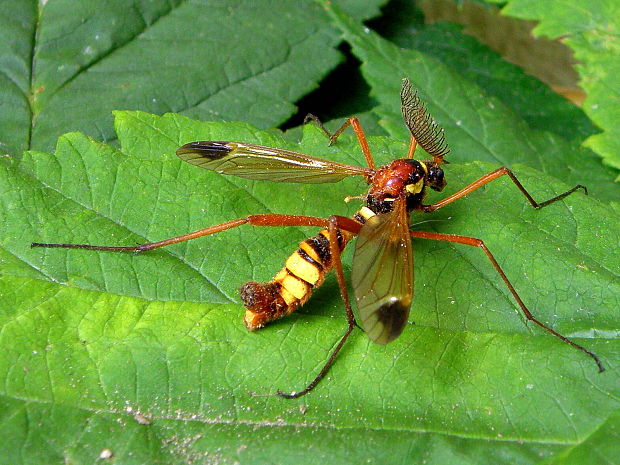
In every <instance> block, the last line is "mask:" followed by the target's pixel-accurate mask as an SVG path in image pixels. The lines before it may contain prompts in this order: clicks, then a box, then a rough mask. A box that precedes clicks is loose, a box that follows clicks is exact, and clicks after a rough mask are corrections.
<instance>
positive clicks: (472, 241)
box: [410, 194, 605, 372]
mask: <svg viewBox="0 0 620 465" xmlns="http://www.w3.org/2000/svg"><path fill="white" fill-rule="evenodd" d="M566 195H568V194H566ZM410 233H411V236H412V237H417V238H420V239H432V240H435V241H444V242H454V243H458V244H465V245H470V246H472V247H480V248H481V249H482V250H483V252H484V253H485V254H486V256H487V258H488V259H489V260H490V261H491V264H492V265H493V268H495V271H497V273H498V274H499V275H500V276H501V278H502V280H503V281H504V283H505V284H506V286H507V287H508V290H509V291H510V293H511V294H512V297H514V299H515V300H516V301H517V304H519V307H521V310H522V311H523V314H524V315H525V317H526V318H527V319H528V320H530V321H533V322H534V323H535V324H537V325H538V326H540V327H541V328H542V329H544V330H545V331H547V332H549V333H551V334H553V335H554V336H555V337H557V338H558V339H561V340H562V341H564V342H566V343H567V344H570V345H571V346H573V347H575V348H576V349H579V350H581V351H582V352H585V353H586V354H587V355H589V356H590V357H592V358H593V359H594V361H595V362H596V365H597V366H598V370H599V372H603V371H605V368H604V367H603V364H602V363H601V361H600V360H599V358H598V357H597V356H596V355H595V354H594V353H592V352H590V351H589V350H588V349H586V348H585V347H583V346H580V345H579V344H577V343H576V342H573V341H571V340H570V339H568V338H567V337H566V336H562V335H561V334H560V333H558V332H557V331H554V330H553V329H551V328H550V327H549V326H547V325H545V324H544V323H542V322H541V321H539V320H537V319H536V318H535V317H534V315H532V313H531V312H530V311H529V310H528V309H527V307H526V306H525V304H524V303H523V301H522V300H521V297H519V294H517V291H516V290H515V288H514V287H513V285H512V283H511V282H510V281H509V280H508V278H507V277H506V274H505V273H504V270H502V269H501V267H500V266H499V264H498V263H497V260H495V257H494V256H493V254H492V253H491V251H490V250H489V249H488V248H487V246H486V245H485V244H484V242H483V241H482V240H480V239H476V238H474V237H468V236H458V235H455V234H441V233H433V232H424V231H410Z"/></svg>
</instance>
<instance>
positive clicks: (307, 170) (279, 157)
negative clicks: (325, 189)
mask: <svg viewBox="0 0 620 465" xmlns="http://www.w3.org/2000/svg"><path fill="white" fill-rule="evenodd" d="M177 155H178V156H179V157H180V158H181V159H182V160H185V161H186V162H188V163H191V164H192V165H196V166H200V167H201V168H206V169H208V170H212V171H215V172H217V173H221V174H231V175H234V176H239V177H242V178H248V179H259V180H264V181H278V182H299V183H306V184H319V183H326V182H336V181H340V180H341V179H343V178H346V177H347V176H356V175H357V176H365V177H368V176H369V175H370V174H371V171H370V170H369V169H368V168H361V167H357V166H351V165H344V164H341V163H335V162H331V161H327V160H322V159H320V158H314V157H310V156H308V155H304V154H303V153H298V152H291V151H290V150H283V149H276V148H273V147H265V146H262V145H253V144H244V143H240V142H223V141H200V142H190V143H189V144H185V145H184V146H182V147H181V148H179V149H178V150H177Z"/></svg>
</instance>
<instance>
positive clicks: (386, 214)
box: [32, 79, 604, 398]
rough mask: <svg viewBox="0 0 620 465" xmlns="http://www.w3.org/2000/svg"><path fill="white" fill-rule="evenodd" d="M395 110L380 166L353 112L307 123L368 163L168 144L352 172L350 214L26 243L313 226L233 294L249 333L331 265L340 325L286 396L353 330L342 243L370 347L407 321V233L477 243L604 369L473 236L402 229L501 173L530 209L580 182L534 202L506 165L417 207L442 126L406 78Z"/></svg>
mask: <svg viewBox="0 0 620 465" xmlns="http://www.w3.org/2000/svg"><path fill="white" fill-rule="evenodd" d="M401 109H402V114H403V118H404V121H405V125H406V126H407V128H408V129H409V132H410V133H411V139H410V144H409V150H408V152H407V155H406V157H405V158H401V159H398V160H394V161H392V162H391V163H389V164H387V165H385V166H382V167H380V168H376V167H375V163H374V160H373V157H372V155H371V153H370V149H369V146H368V143H367V141H366V136H365V135H364V132H363V130H362V128H361V125H360V123H359V121H358V119H357V118H355V117H352V118H349V119H348V120H347V121H345V123H344V124H343V125H342V126H341V127H340V128H339V129H338V130H337V131H336V132H335V133H334V134H330V133H329V132H328V131H327V130H326V129H325V128H324V127H323V125H322V124H321V122H320V121H319V120H318V118H316V117H315V116H313V115H308V116H307V117H306V122H307V121H308V120H314V121H315V122H316V123H317V124H318V126H319V127H320V128H321V129H322V130H323V131H324V132H325V133H326V134H327V136H328V137H329V140H330V145H331V144H333V143H334V142H335V141H336V139H337V138H338V136H339V135H340V134H341V133H342V132H343V131H344V130H345V129H346V128H347V127H349V126H351V127H352V128H353V131H354V132H355V135H356V136H357V139H358V141H359V145H360V147H361V150H362V153H363V155H364V158H365V160H366V164H367V167H360V166H352V165H346V164H341V163H336V162H332V161H328V160H323V159H320V158H316V157H312V156H309V155H305V154H301V153H297V152H292V151H289V150H283V149H277V148H272V147H264V146H261V145H254V144H248V143H243V142H230V141H199V142H190V143H188V144H185V145H183V146H182V147H180V148H179V149H178V150H177V155H178V156H179V157H180V158H181V159H182V160H185V161H186V162H188V163H190V164H192V165H196V166H199V167H201V168H205V169H208V170H211V171H215V172H216V173H219V174H224V175H233V176H239V177H242V178H246V179H253V180H264V181H276V182H294V183H310V184H315V183H332V182H337V181H340V180H342V179H344V178H347V177H350V176H361V177H362V178H364V180H365V181H366V183H367V184H368V185H369V186H370V187H369V189H368V192H367V194H366V195H365V196H364V197H363V200H364V203H365V205H364V206H363V207H362V208H360V210H359V211H358V212H357V213H356V214H355V215H354V216H353V217H352V218H348V217H344V216H338V215H332V216H330V217H329V218H320V217H313V216H301V215H282V214H271V213H270V214H262V215H250V216H247V217H245V218H239V219H236V220H231V221H227V222H225V223H221V224H218V225H215V226H209V227H207V228H204V229H200V230H198V231H194V232H191V233H188V234H184V235H181V236H176V237H172V238H169V239H165V240H162V241H159V242H150V243H145V244H141V245H137V246H97V245H90V244H43V243H32V247H65V248H77V249H89V250H102V251H131V252H145V251H147V250H152V249H157V248H159V247H164V246H166V245H170V244H175V243H178V242H182V241H187V240H190V239H195V238H198V237H202V236H207V235H210V234H215V233H219V232H222V231H225V230H227V229H232V228H235V227H238V226H241V225H245V224H247V225H252V226H316V227H320V228H322V229H321V230H320V231H319V232H318V233H317V234H316V235H315V236H313V237H310V238H308V239H305V240H304V241H302V242H301V243H300V244H299V248H298V249H297V250H296V251H295V252H294V253H293V254H292V255H291V256H290V257H289V258H288V259H287V260H286V263H285V266H284V267H283V268H282V269H281V270H280V271H279V272H278V273H277V274H276V275H275V277H274V278H273V279H272V280H271V281H269V282H267V283H258V282H253V281H251V282H247V283H246V284H244V285H243V286H242V287H241V289H240V297H241V300H242V301H243V304H244V306H245V315H244V323H245V326H246V327H247V328H248V329H249V330H251V331H253V330H256V329H259V328H262V327H263V326H265V325H266V324H267V323H269V322H271V321H274V320H276V319H279V318H282V317H284V316H286V315H289V314H291V313H292V312H294V311H295V310H296V309H297V308H298V307H300V306H301V305H303V304H304V303H306V301H307V300H308V299H309V298H310V296H311V294H312V291H313V290H314V289H316V288H317V287H319V286H320V285H321V284H322V283H323V281H324V279H325V275H326V273H328V272H329V271H330V270H331V269H332V268H333V269H334V271H335V274H336V279H337V281H338V286H339V289H340V294H341V296H342V301H343V303H344V308H345V311H346V317H347V329H346V331H345V333H344V335H343V336H342V337H341V338H340V340H339V342H338V344H337V345H336V347H335V348H334V349H333V351H332V352H331V354H330V355H329V357H328V358H327V361H326V362H325V364H324V365H323V368H322V369H321V370H320V372H319V373H318V374H317V375H316V376H315V378H314V379H313V380H312V381H311V382H310V383H309V384H308V385H307V386H306V387H305V388H304V389H302V390H300V391H297V392H292V393H284V392H282V391H278V395H280V396H282V397H285V398H296V397H301V396H303V395H305V394H307V393H308V392H310V391H311V390H312V389H313V388H314V387H315V386H316V385H317V384H318V383H319V381H321V379H323V377H324V376H325V375H326V373H327V372H328V370H329V368H330V367H331V365H332V364H333V362H334V360H335V359H336V356H337V355H338V353H339V351H340V350H341V349H342V347H343V345H344V344H345V342H346V341H347V339H348V337H349V336H350V334H351V333H352V331H353V330H354V329H355V328H356V327H357V320H356V318H355V316H354V313H353V309H352V307H351V302H350V299H349V295H348V291H347V286H346V283H345V279H344V273H343V270H342V263H341V260H340V254H341V252H342V251H343V250H344V248H345V246H346V245H347V243H348V242H349V241H351V240H352V239H353V238H356V239H357V240H356V243H355V250H354V254H353V265H352V271H351V284H352V289H353V294H354V297H355V303H356V305H357V310H358V320H359V324H360V326H361V328H362V329H363V330H364V331H365V332H366V334H367V335H368V337H369V338H370V339H371V340H372V341H373V342H375V343H377V344H387V343H389V342H391V341H393V340H394V339H396V338H397V337H398V336H399V335H400V334H401V332H402V331H403V329H404V327H405V325H406V324H407V322H408V317H409V309H410V307H411V302H412V300H413V250H412V245H411V239H412V238H417V239H430V240H435V241H444V242H451V243H457V244H464V245H469V246H473V247H479V248H481V249H482V251H483V252H484V254H485V255H486V257H487V258H488V260H489V261H490V262H491V264H492V266H493V267H494V268H495V270H496V271H497V273H498V274H499V276H500V277H501V279H502V281H503V282H504V283H505V285H506V286H507V288H508V290H509V291H510V293H511V295H512V297H513V298H514V300H515V301H516V303H517V304H518V306H519V307H520V308H521V310H522V311H523V314H524V315H525V317H526V318H527V319H528V320H530V321H532V322H534V323H535V324H536V325H538V326H540V327H541V328H542V329H544V330H545V331H547V332H549V333H551V334H552V335H553V336H555V337H557V338H559V339H560V340H562V341H563V342H565V343H567V344H569V345H571V346H573V347H575V348H576V349H579V350H580V351H582V352H584V353H585V354H587V355H588V356H590V357H591V358H592V359H593V360H594V361H595V362H596V364H597V366H598V369H599V371H603V370H604V368H603V365H602V364H601V362H600V360H599V358H598V357H597V356H596V355H595V354H594V353H593V352H591V351H589V350H587V349H586V348H585V347H582V346H581V345H579V344H577V343H576V342H574V341H572V340H570V339H569V338H567V337H565V336H563V335H561V334H560V333H558V332H556V331H555V330H553V329H551V328H550V327H549V326H547V325H545V324H544V323H542V322H541V321H539V320H538V319H536V318H535V317H534V316H533V315H532V313H531V312H530V311H529V310H528V308H527V307H526V305H525V304H524V303H523V301H522V300H521V298H520V297H519V294H518V293H517V291H516V290H515V288H514V287H513V285H512V284H511V282H510V281H509V280H508V278H507V277H506V274H505V273H504V271H503V270H502V268H501V267H500V266H499V264H498V262H497V261H496V260H495V257H494V256H493V254H492V253H491V251H490V250H489V249H488V248H487V246H486V245H485V243H484V242H483V241H482V240H480V239H477V238H474V237H469V236H461V235H455V234H442V233H436V232H425V231H412V230H410V229H409V215H410V213H411V212H412V211H420V212H432V211H435V210H437V209H439V208H442V207H444V206H446V205H448V204H450V203H452V202H454V201H455V200H457V199H460V198H461V197H463V196H465V195H467V194H469V193H471V192H473V191H475V190H476V189H479V188H480V187H482V186H484V185H485V184H487V183H489V182H491V181H493V180H495V179H497V178H499V177H501V176H508V177H509V178H510V180H511V181H512V182H513V183H514V184H515V185H516V186H517V188H518V189H519V190H520V191H521V193H522V194H523V195H524V196H525V197H526V199H527V200H528V202H529V203H530V204H531V205H532V206H533V207H534V208H542V207H544V206H547V205H549V204H552V203H554V202H556V201H558V200H561V199H563V198H564V197H566V196H567V195H570V194H572V193H573V192H575V191H576V190H578V189H583V190H584V191H585V192H586V193H587V191H586V188H585V187H584V186H582V185H576V186H575V187H573V188H572V189H569V190H568V191H566V192H564V193H562V194H560V195H558V196H556V197H553V198H551V199H549V200H546V201H544V202H537V201H535V200H534V199H533V198H532V196H531V195H530V194H529V193H528V191H527V190H526V189H525V188H524V187H523V185H522V184H521V183H520V182H519V180H518V179H517V178H516V177H515V175H514V174H513V173H512V171H510V170H509V169H508V168H506V167H501V168H498V169H496V170H494V171H492V172H490V173H488V174H486V175H484V176H482V177H481V178H480V179H478V180H477V181H474V182H473V183H471V184H470V185H468V186H465V187H463V188H462V189H460V190H459V191H457V192H455V193H454V194H452V195H450V196H448V197H446V198H444V199H443V200H440V201H439V202H436V203H431V204H425V203H424V199H425V197H426V190H427V188H430V189H433V190H435V191H441V190H442V189H443V188H444V187H445V185H446V181H445V178H444V172H443V169H442V167H441V165H442V164H444V163H447V162H446V161H444V156H445V155H446V154H447V153H448V152H449V149H448V146H447V144H446V142H445V139H444V133H443V130H442V129H440V128H439V126H438V125H437V124H436V123H435V121H434V119H433V118H432V117H431V116H430V115H429V114H428V112H427V111H426V106H425V105H424V104H423V103H422V102H421V101H420V98H419V97H418V94H417V91H416V92H414V91H413V90H412V87H411V84H410V83H409V80H407V79H404V80H403V86H402V90H401ZM418 145H419V146H420V147H422V149H424V151H426V153H428V154H429V155H430V158H429V159H428V160H424V161H419V160H416V159H414V158H413V155H414V152H415V150H416V147H417V146H418ZM345 200H346V199H345Z"/></svg>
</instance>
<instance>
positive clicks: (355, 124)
mask: <svg viewBox="0 0 620 465" xmlns="http://www.w3.org/2000/svg"><path fill="white" fill-rule="evenodd" d="M310 120H312V121H314V122H315V123H316V125H317V126H318V127H319V128H320V129H321V130H322V131H323V132H324V133H325V134H326V135H327V137H329V145H332V144H334V143H335V142H336V140H337V139H338V136H340V134H342V132H343V131H344V130H345V129H346V128H348V127H349V126H351V127H352V128H353V131H355V135H356V136H357V140H358V141H359V144H360V147H361V148H362V152H363V153H364V158H365V159H366V164H367V165H368V168H370V169H371V170H374V169H375V161H374V160H373V158H372V154H371V153H370V147H368V142H367V141H366V134H364V130H363V129H362V125H361V124H360V121H359V120H358V119H357V118H356V117H355V116H353V117H351V118H349V119H348V120H346V121H345V122H344V123H342V126H340V128H338V130H337V131H336V132H334V133H333V134H330V132H329V131H328V130H327V129H326V128H325V126H323V123H322V122H321V120H320V119H319V118H318V117H317V116H314V115H313V114H312V113H308V114H307V115H306V117H305V119H304V124H306V123H307V122H308V121H310Z"/></svg>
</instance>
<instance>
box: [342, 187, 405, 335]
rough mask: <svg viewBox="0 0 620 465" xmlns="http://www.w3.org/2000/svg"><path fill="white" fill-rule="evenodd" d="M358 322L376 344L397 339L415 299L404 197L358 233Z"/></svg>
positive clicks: (355, 271) (355, 272) (355, 261)
mask: <svg viewBox="0 0 620 465" xmlns="http://www.w3.org/2000/svg"><path fill="white" fill-rule="evenodd" d="M351 282H352V286H353V293H354V294H355V300H356V301H357V308H358V311H359V315H358V316H359V322H360V324H361V326H362V328H363V329H364V331H366V334H368V337H369V338H370V339H371V340H372V341H374V342H376V343H377V344H387V343H388V342H390V341H393V340H394V339H396V338H397V337H398V336H399V335H400V333H401V332H402V331H403V329H404V327H405V325H406V324H407V318H408V316H409V309H410V307H411V300H412V299H413V250H412V246H411V236H410V235H409V221H408V215H407V210H406V204H405V199H404V198H399V199H397V200H396V201H395V202H394V209H393V210H392V211H391V212H390V213H385V214H380V215H375V216H373V217H371V218H369V219H368V220H367V221H366V223H365V224H364V226H362V229H361V231H360V233H359V235H358V236H357V242H356V245H355V252H354V255H353V270H352V272H351Z"/></svg>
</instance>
